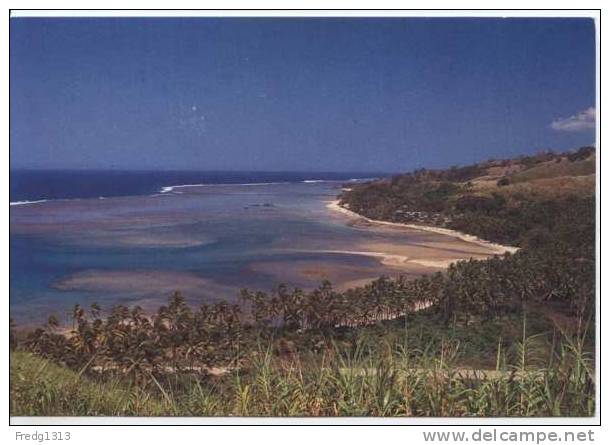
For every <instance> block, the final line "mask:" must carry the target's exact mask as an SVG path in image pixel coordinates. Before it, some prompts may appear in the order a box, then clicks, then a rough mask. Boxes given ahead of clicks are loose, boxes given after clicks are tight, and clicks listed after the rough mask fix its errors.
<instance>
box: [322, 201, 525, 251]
mask: <svg viewBox="0 0 610 445" xmlns="http://www.w3.org/2000/svg"><path fill="white" fill-rule="evenodd" d="M326 208H327V209H329V210H332V211H335V212H339V213H342V214H344V215H346V216H349V217H351V218H355V219H360V220H364V221H366V222H368V223H371V224H375V225H379V226H389V227H395V228H399V229H412V230H421V231H423V232H431V233H436V234H439V235H446V236H450V237H453V238H457V239H460V240H462V241H465V242H467V243H472V244H476V245H478V246H481V247H485V248H487V249H490V250H492V252H493V254H495V255H503V254H504V253H506V252H508V253H515V252H517V251H518V250H519V247H515V246H504V245H502V244H497V243H493V242H491V241H487V240H484V239H481V238H479V237H476V236H474V235H469V234H467V233H463V232H459V231H457V230H451V229H445V228H443V227H434V226H422V225H418V224H405V223H396V222H390V221H382V220H378V219H372V218H368V217H366V216H363V215H360V214H359V213H356V212H354V211H352V210H349V209H346V208H345V207H343V206H341V205H339V200H338V199H336V200H334V201H329V202H327V204H326Z"/></svg>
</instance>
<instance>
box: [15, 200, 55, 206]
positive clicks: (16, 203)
mask: <svg viewBox="0 0 610 445" xmlns="http://www.w3.org/2000/svg"><path fill="white" fill-rule="evenodd" d="M47 201H48V200H47V199H39V200H37V201H13V202H10V203H9V205H11V206H24V205H28V204H39V203H41V202H47Z"/></svg>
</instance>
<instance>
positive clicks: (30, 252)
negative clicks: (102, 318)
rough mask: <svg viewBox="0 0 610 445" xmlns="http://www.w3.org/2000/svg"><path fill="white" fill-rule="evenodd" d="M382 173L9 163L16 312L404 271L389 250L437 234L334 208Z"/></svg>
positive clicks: (150, 306)
mask: <svg viewBox="0 0 610 445" xmlns="http://www.w3.org/2000/svg"><path fill="white" fill-rule="evenodd" d="M373 176H377V175H375V174H371V173H362V174H353V173H348V174H345V173H315V174H314V173H259V172H257V173H252V172H250V173H248V172H237V173H236V172H230V173H226V172H225V173H223V172H204V173H197V172H83V171H79V172H76V171H14V172H11V190H10V199H11V206H10V315H11V317H12V318H13V319H14V320H15V321H16V322H17V324H18V325H36V324H40V323H43V322H44V321H45V320H46V319H47V318H48V316H49V315H50V314H55V315H57V316H58V317H59V318H60V319H63V320H66V319H67V314H68V312H69V310H70V308H71V307H73V305H74V304H77V303H78V304H80V305H81V306H84V307H88V306H89V305H90V304H91V303H93V302H97V303H98V304H99V305H100V306H102V308H103V309H105V310H108V309H109V308H110V307H111V306H113V305H116V304H126V305H140V306H141V307H143V308H144V309H145V310H146V311H149V312H151V311H155V310H156V309H157V308H158V306H159V305H161V304H164V303H166V302H167V299H168V298H169V297H170V296H171V294H172V293H173V292H174V291H176V290H180V291H181V292H182V293H183V294H184V296H185V297H186V299H187V301H188V302H189V303H191V304H192V305H194V306H197V305H199V304H201V303H210V302H214V301H218V300H220V299H226V300H229V301H236V300H237V299H238V297H239V293H240V289H243V288H249V289H256V290H264V291H271V290H273V289H274V288H275V287H276V286H278V285H279V284H280V283H284V284H287V285H289V286H297V287H301V288H304V289H313V288H315V287H317V286H318V285H320V284H321V282H322V281H323V280H325V279H328V280H330V281H331V282H332V283H333V284H334V285H335V286H337V287H338V288H348V287H351V286H354V285H358V284H362V283H364V282H366V281H368V280H371V279H373V278H376V277H378V276H380V275H382V274H386V275H390V276H395V275H398V274H400V273H404V272H405V270H404V268H402V269H401V268H398V267H396V265H392V264H390V263H388V262H384V261H382V259H383V252H388V251H395V252H399V253H400V252H402V251H404V249H405V248H409V249H412V250H411V251H412V252H413V255H415V256H417V255H418V252H421V255H424V254H427V252H428V251H430V248H429V247H428V244H429V242H430V240H431V239H432V238H431V235H430V234H425V233H418V232H415V233H410V234H405V233H404V232H401V231H397V230H390V229H383V230H381V229H380V230H371V228H370V227H363V226H361V225H358V224H353V220H351V219H350V218H349V217H346V216H345V215H342V214H340V213H338V212H336V211H332V210H329V208H328V207H327V204H328V203H329V202H330V201H333V200H334V199H336V197H337V195H338V194H339V193H340V192H341V188H342V187H344V186H345V184H348V185H349V183H351V182H356V181H362V180H366V178H371V177H373ZM401 249H402V250H401ZM417 249H419V250H417ZM447 252H450V254H451V255H462V253H460V252H459V251H457V250H456V249H455V246H452V247H451V249H447ZM420 269H421V268H420ZM420 269H418V268H417V267H416V265H415V264H414V266H413V269H412V270H409V273H414V274H415V273H420V272H421V273H423V272H424V269H421V270H420Z"/></svg>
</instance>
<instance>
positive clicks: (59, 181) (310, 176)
mask: <svg viewBox="0 0 610 445" xmlns="http://www.w3.org/2000/svg"><path fill="white" fill-rule="evenodd" d="M377 176H380V174H379V173H370V172H369V173H333V172H326V173H312V172H309V173H308V172H284V173H283V172H226V171H225V172H222V171H217V172H215V171H212V172H195V171H108V170H105V171H97V170H90V171H84V170H13V171H11V175H10V201H11V202H13V203H14V202H19V201H37V200H43V199H71V198H98V197H100V196H102V197H115V196H132V195H148V194H153V193H158V192H160V191H161V190H162V189H163V187H169V186H175V185H183V184H260V183H298V182H302V181H317V180H332V181H348V180H350V179H362V178H373V177H377Z"/></svg>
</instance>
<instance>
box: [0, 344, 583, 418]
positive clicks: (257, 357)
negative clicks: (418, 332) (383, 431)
mask: <svg viewBox="0 0 610 445" xmlns="http://www.w3.org/2000/svg"><path fill="white" fill-rule="evenodd" d="M500 344H501V342H498V345H500ZM543 346H544V347H543ZM458 354H459V343H458V342H456V341H449V340H448V341H446V342H442V344H441V345H440V346H435V347H434V350H432V349H431V348H427V347H424V348H421V349H420V348H411V347H409V345H408V344H407V343H406V341H404V342H398V341H387V342H385V343H382V344H379V343H373V342H371V341H369V340H367V338H361V339H359V340H358V341H357V342H355V344H353V345H351V346H348V347H346V346H335V347H334V348H332V349H331V350H329V351H327V352H325V353H323V354H317V355H312V356H295V357H292V358H290V359H286V358H285V357H284V358H278V357H276V356H274V355H273V354H272V352H271V350H268V349H264V348H259V350H258V351H256V352H255V353H253V354H252V356H251V358H250V366H248V367H247V368H244V369H242V370H240V371H235V372H233V373H232V374H227V375H225V376H223V377H220V378H219V377H216V378H212V377H204V378H202V377H200V376H195V375H182V376H175V375H174V376H173V377H172V378H168V379H165V380H163V381H161V380H159V379H156V378H154V377H153V384H151V385H150V386H148V387H147V388H146V390H144V389H142V388H138V387H136V386H134V385H130V384H129V382H128V381H127V380H126V379H121V378H118V377H114V378H110V379H105V380H103V381H101V380H100V381H97V379H94V378H92V377H90V376H89V377H87V376H84V375H79V374H78V373H76V372H73V371H70V370H67V369H65V368H63V367H60V366H57V365H55V364H52V363H50V362H48V361H46V360H43V359H40V358H38V357H35V356H33V355H30V354H27V353H22V352H16V353H13V354H12V355H11V414H12V415H30V416H35V415H47V416H57V415H72V416H95V415H114V416H116V415H123V416H129V415H134V416H592V415H593V414H594V405H595V403H594V401H595V399H594V397H595V387H594V364H593V363H592V360H591V357H590V355H589V354H588V353H587V352H585V351H584V350H583V340H582V339H580V338H575V339H570V338H564V339H562V340H561V341H555V340H553V341H552V342H551V343H549V342H546V340H545V339H542V338H541V337H540V336H533V337H526V336H525V335H524V336H523V338H522V339H520V340H519V341H517V342H516V346H515V347H513V348H511V350H508V351H505V350H502V349H501V348H500V347H498V350H497V351H496V355H497V365H496V369H491V370H476V369H467V368H460V367H458V366H456V365H455V364H454V362H455V358H456V356H457V355H458Z"/></svg>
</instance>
